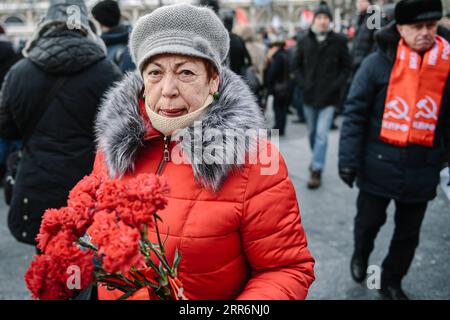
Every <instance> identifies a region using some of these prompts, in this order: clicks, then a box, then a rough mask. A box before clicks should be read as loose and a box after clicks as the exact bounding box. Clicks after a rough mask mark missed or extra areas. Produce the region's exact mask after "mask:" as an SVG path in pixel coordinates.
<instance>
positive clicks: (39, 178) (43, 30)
mask: <svg viewBox="0 0 450 320" xmlns="http://www.w3.org/2000/svg"><path fill="white" fill-rule="evenodd" d="M73 5H76V6H78V8H80V12H81V17H80V21H81V25H80V26H79V28H72V29H69V28H68V24H67V21H68V19H70V18H69V17H68V15H67V13H68V11H67V8H68V7H69V6H73ZM69 12H70V11H69ZM87 14H88V11H87V8H86V6H85V4H84V2H83V1H82V0H63V1H61V0H54V1H51V4H50V7H49V9H48V11H47V15H46V17H45V20H43V22H41V23H40V25H39V27H38V30H37V32H36V34H35V36H34V37H33V39H31V41H30V42H29V43H28V45H27V46H26V47H25V49H24V51H23V52H24V56H25V58H24V59H22V60H21V61H19V62H18V63H17V64H15V65H14V66H13V67H12V68H11V70H10V71H9V73H8V74H7V75H6V79H5V82H4V84H3V87H2V90H1V93H0V136H1V137H3V138H7V139H15V138H20V137H22V136H23V134H24V132H26V131H27V130H28V128H29V126H30V125H31V123H32V122H33V121H34V120H33V119H36V118H37V117H38V118H39V117H40V120H39V122H38V124H37V125H36V126H35V128H34V130H33V132H32V134H31V135H30V137H29V139H28V141H27V143H26V146H25V149H24V152H23V157H22V159H21V162H20V165H19V170H18V173H17V176H16V181H15V185H14V192H13V197H12V202H11V207H10V211H9V215H8V226H9V229H10V231H11V233H12V234H13V235H14V237H15V238H16V239H17V240H19V241H21V242H25V243H29V244H35V243H36V242H35V237H36V235H37V233H38V231H39V226H40V224H41V217H42V214H43V213H44V211H45V210H46V209H47V208H59V207H61V206H64V205H66V201H67V196H68V193H69V191H70V190H71V189H72V188H73V187H74V185H75V184H76V183H77V182H78V181H79V180H81V179H82V178H83V176H85V175H87V174H89V173H90V172H91V170H92V166H93V162H94V157H95V141H94V140H95V138H94V132H93V131H94V129H93V124H94V119H95V117H96V113H97V108H98V106H99V104H100V99H101V97H102V95H103V93H104V92H105V90H107V89H108V87H109V86H110V85H111V84H112V83H113V82H114V81H117V80H119V79H120V77H121V72H120V70H119V69H118V68H117V67H116V66H115V65H114V64H113V63H112V62H111V61H109V60H107V59H106V55H105V53H106V52H105V48H104V45H103V46H102V45H100V44H101V40H100V42H98V40H99V39H98V38H97V37H96V36H95V35H94V34H93V33H92V31H91V30H90V27H89V24H88V19H87ZM61 78H65V82H64V84H63V85H62V86H61V87H60V88H59V90H58V91H57V92H56V94H55V96H54V98H53V99H51V101H48V105H47V106H44V107H43V106H41V105H40V104H42V103H43V101H44V100H45V97H46V96H47V94H48V92H49V91H50V90H51V88H52V87H53V86H54V85H55V83H56V82H57V81H58V82H59V79H61ZM36 110H45V111H44V112H42V114H36V112H37V111H36Z"/></svg>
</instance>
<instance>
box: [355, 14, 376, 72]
mask: <svg viewBox="0 0 450 320" xmlns="http://www.w3.org/2000/svg"><path fill="white" fill-rule="evenodd" d="M369 17H370V15H369V14H368V13H366V14H364V15H360V16H359V17H358V24H357V28H356V34H355V37H354V38H353V41H352V51H351V54H352V57H353V70H355V71H356V70H357V69H358V68H359V67H360V65H361V63H362V61H363V60H364V58H366V57H367V56H368V55H369V54H371V53H372V52H373V51H374V50H375V37H374V34H375V31H376V29H369V28H368V26H367V19H369Z"/></svg>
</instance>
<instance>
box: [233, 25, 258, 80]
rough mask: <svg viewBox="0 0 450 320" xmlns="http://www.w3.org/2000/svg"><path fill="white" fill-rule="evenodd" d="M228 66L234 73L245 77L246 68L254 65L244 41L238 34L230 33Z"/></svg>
mask: <svg viewBox="0 0 450 320" xmlns="http://www.w3.org/2000/svg"><path fill="white" fill-rule="evenodd" d="M228 64H229V67H230V69H231V71H233V72H234V73H236V74H238V75H240V76H244V75H245V69H246V67H249V66H251V65H252V58H251V57H250V53H249V52H248V50H247V47H246V46H245V42H244V40H242V38H241V37H240V36H238V35H237V34H234V33H231V32H230V52H229V53H228Z"/></svg>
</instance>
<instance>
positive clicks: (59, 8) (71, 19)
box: [22, 0, 106, 57]
mask: <svg viewBox="0 0 450 320" xmlns="http://www.w3.org/2000/svg"><path fill="white" fill-rule="evenodd" d="M63 24H65V25H66V26H67V28H70V29H79V30H81V31H83V32H84V33H85V34H86V36H87V37H89V38H91V39H92V40H93V41H95V42H97V43H98V44H99V45H102V46H104V44H102V43H101V42H100V41H99V39H98V37H97V36H96V35H95V34H94V32H93V31H92V29H91V27H90V26H89V11H88V9H87V7H86V4H85V3H84V0H50V4H49V7H48V9H47V12H46V14H45V16H43V17H42V18H41V21H40V22H39V23H38V26H37V29H36V31H35V33H34V35H33V36H32V37H31V39H30V40H29V41H28V42H27V45H26V46H25V48H24V49H23V51H22V53H23V55H24V56H25V57H27V56H28V52H29V51H30V50H31V49H32V48H33V47H34V45H35V44H36V41H37V40H38V39H39V38H40V37H41V36H42V35H43V34H44V33H45V31H47V30H48V29H49V28H51V27H52V26H54V25H63ZM105 50H106V48H105Z"/></svg>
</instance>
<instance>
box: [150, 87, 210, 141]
mask: <svg viewBox="0 0 450 320" xmlns="http://www.w3.org/2000/svg"><path fill="white" fill-rule="evenodd" d="M213 101H214V98H213V96H212V95H208V97H206V100H205V102H204V103H203V106H202V107H201V108H199V109H197V110H195V111H194V112H190V113H188V114H185V115H183V116H179V117H173V118H171V117H164V116H161V115H159V114H158V113H156V112H155V111H153V110H152V109H150V107H149V106H148V105H147V103H145V110H146V111H147V115H148V117H149V119H150V122H151V124H152V126H153V127H154V128H155V129H156V130H158V131H159V132H161V133H162V134H163V135H165V136H169V135H171V134H172V133H173V132H174V131H175V130H177V129H183V128H186V127H188V126H190V125H191V124H193V123H194V121H195V120H198V119H199V118H200V117H201V116H202V114H203V113H204V112H205V111H206V109H207V108H208V106H209V105H210V104H211V103H212V102H213Z"/></svg>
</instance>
